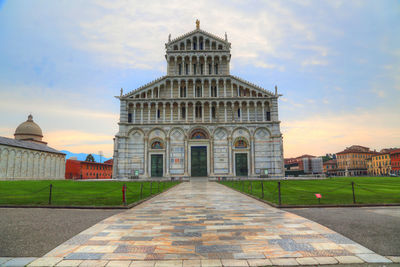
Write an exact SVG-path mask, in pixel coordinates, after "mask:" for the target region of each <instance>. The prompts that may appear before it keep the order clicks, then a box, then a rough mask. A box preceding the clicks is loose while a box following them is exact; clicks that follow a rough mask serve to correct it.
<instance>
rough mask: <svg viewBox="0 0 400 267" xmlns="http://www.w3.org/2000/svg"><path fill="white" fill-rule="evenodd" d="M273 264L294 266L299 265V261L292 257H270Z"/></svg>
mask: <svg viewBox="0 0 400 267" xmlns="http://www.w3.org/2000/svg"><path fill="white" fill-rule="evenodd" d="M270 260H271V262H272V264H273V265H280V266H294V265H299V263H298V262H297V261H296V260H295V259H292V258H273V259H270Z"/></svg>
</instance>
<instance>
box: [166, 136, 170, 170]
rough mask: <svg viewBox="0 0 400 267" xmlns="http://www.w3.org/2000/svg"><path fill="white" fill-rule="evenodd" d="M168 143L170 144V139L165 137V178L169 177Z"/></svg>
mask: <svg viewBox="0 0 400 267" xmlns="http://www.w3.org/2000/svg"><path fill="white" fill-rule="evenodd" d="M169 142H170V138H169V137H166V138H165V145H166V148H165V149H166V152H167V153H166V155H165V175H166V176H169V164H170V163H169V157H170V151H169V149H170V148H169V147H170V144H169Z"/></svg>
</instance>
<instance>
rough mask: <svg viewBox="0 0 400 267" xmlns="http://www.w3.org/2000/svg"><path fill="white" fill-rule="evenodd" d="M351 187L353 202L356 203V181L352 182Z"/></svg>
mask: <svg viewBox="0 0 400 267" xmlns="http://www.w3.org/2000/svg"><path fill="white" fill-rule="evenodd" d="M351 189H352V190H353V204H356V194H355V192H354V182H351Z"/></svg>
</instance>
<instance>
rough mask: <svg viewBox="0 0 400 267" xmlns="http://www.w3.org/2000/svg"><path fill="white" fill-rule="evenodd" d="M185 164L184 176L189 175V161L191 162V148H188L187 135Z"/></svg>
mask: <svg viewBox="0 0 400 267" xmlns="http://www.w3.org/2000/svg"><path fill="white" fill-rule="evenodd" d="M184 156H185V166H184V168H185V169H184V176H189V172H188V162H189V149H188V140H187V137H185V155H184Z"/></svg>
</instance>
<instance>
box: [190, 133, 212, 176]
mask: <svg viewBox="0 0 400 267" xmlns="http://www.w3.org/2000/svg"><path fill="white" fill-rule="evenodd" d="M189 137H190V140H191V145H190V167H191V168H190V170H191V171H190V172H191V176H193V177H205V176H207V175H208V169H207V165H208V164H207V147H208V139H209V135H208V133H207V132H206V131H205V130H203V129H195V130H193V131H192V132H191V134H190V136H189Z"/></svg>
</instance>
